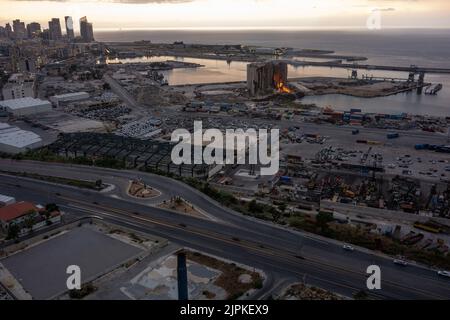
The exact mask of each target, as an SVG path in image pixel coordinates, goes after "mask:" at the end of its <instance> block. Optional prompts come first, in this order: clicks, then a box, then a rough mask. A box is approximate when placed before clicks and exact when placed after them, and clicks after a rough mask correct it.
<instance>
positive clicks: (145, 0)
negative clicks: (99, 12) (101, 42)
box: [14, 0, 194, 4]
mask: <svg viewBox="0 0 450 320" xmlns="http://www.w3.org/2000/svg"><path fill="white" fill-rule="evenodd" d="M14 1H23V2H25V1H28V2H44V1H51V2H110V3H124V4H149V3H157V4H163V3H187V2H193V1H194V0H96V1H94V0H91V1H89V0H14Z"/></svg>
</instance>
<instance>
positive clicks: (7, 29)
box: [5, 23, 13, 39]
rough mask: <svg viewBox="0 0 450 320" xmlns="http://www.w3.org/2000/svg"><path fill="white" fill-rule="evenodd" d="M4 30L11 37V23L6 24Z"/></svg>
mask: <svg viewBox="0 0 450 320" xmlns="http://www.w3.org/2000/svg"><path fill="white" fill-rule="evenodd" d="M5 30H6V36H7V37H8V38H10V39H11V38H12V35H13V32H12V28H11V25H10V24H9V23H7V24H6V26H5Z"/></svg>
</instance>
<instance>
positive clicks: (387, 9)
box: [373, 8, 395, 12]
mask: <svg viewBox="0 0 450 320" xmlns="http://www.w3.org/2000/svg"><path fill="white" fill-rule="evenodd" d="M373 11H383V12H389V11H395V8H376V9H373Z"/></svg>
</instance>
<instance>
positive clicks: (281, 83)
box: [276, 82, 292, 93]
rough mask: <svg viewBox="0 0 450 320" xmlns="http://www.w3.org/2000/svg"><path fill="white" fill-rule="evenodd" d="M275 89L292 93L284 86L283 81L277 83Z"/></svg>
mask: <svg viewBox="0 0 450 320" xmlns="http://www.w3.org/2000/svg"><path fill="white" fill-rule="evenodd" d="M276 89H277V91H278V92H280V93H292V90H291V89H289V88H288V87H286V86H285V85H284V83H283V82H280V83H278V84H277V87H276Z"/></svg>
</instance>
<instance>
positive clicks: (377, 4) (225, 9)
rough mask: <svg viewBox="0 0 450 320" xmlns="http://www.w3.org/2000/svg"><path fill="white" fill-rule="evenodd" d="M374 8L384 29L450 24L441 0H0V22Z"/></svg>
mask: <svg viewBox="0 0 450 320" xmlns="http://www.w3.org/2000/svg"><path fill="white" fill-rule="evenodd" d="M376 11H378V12H380V13H381V15H382V26H383V27H386V28H390V27H415V28H422V27H424V28H448V27H450V23H449V21H450V19H449V18H450V3H448V1H444V0H430V1H420V0H417V1H408V0H324V1H295V2H292V1H288V0H280V1H274V0H244V1H236V0H228V1H218V0H167V1H164V0H158V1H156V0H97V1H94V0H58V1H56V0H53V1H41V0H34V1H27V0H25V1H24V0H0V12H1V14H0V23H1V24H5V23H6V22H11V21H12V20H14V19H17V18H20V19H21V20H23V21H26V22H27V23H29V22H39V23H41V24H45V23H46V22H47V21H49V19H51V18H53V17H58V18H60V20H63V17H65V16H72V17H73V19H74V21H77V20H79V19H80V18H81V17H83V16H88V17H89V18H90V20H91V21H92V22H93V23H95V25H96V29H97V30H102V29H113V30H117V29H127V28H129V29H252V28H320V29H323V28H347V27H352V28H364V27H366V22H367V19H368V18H369V17H370V16H371V14H372V13H373V12H376ZM78 28H79V26H76V28H75V30H77V31H79V29H78Z"/></svg>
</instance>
